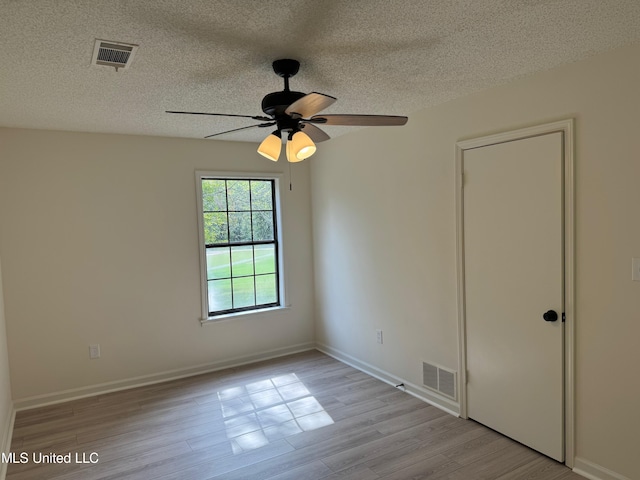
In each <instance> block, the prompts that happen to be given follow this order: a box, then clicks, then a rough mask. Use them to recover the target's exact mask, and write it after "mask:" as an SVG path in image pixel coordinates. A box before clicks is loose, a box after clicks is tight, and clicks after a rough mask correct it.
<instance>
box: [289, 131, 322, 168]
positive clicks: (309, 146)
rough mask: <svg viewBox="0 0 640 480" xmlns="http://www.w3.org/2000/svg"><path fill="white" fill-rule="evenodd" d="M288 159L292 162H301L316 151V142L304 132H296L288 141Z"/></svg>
mask: <svg viewBox="0 0 640 480" xmlns="http://www.w3.org/2000/svg"><path fill="white" fill-rule="evenodd" d="M289 145H290V148H288V149H287V153H288V154H290V155H287V160H289V161H290V162H300V161H302V160H304V159H305V158H309V157H310V156H311V155H313V154H314V153H316V144H315V143H313V140H311V138H309V135H307V134H306V133H304V132H300V131H298V132H295V133H294V134H293V136H291V137H290V139H289V141H288V142H287V147H289Z"/></svg>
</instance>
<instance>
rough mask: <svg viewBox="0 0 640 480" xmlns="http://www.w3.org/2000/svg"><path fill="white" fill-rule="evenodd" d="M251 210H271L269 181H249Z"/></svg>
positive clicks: (271, 201)
mask: <svg viewBox="0 0 640 480" xmlns="http://www.w3.org/2000/svg"><path fill="white" fill-rule="evenodd" d="M251 209H252V210H272V209H273V197H272V195H271V181H268V180H265V181H260V180H252V181H251Z"/></svg>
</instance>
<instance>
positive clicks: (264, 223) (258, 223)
mask: <svg viewBox="0 0 640 480" xmlns="http://www.w3.org/2000/svg"><path fill="white" fill-rule="evenodd" d="M251 215H252V216H253V240H254V241H260V240H273V212H253V213H252V214H251Z"/></svg>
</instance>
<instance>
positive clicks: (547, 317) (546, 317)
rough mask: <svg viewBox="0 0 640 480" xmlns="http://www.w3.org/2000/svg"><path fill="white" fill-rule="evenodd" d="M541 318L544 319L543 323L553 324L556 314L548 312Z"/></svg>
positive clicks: (552, 311) (556, 317)
mask: <svg viewBox="0 0 640 480" xmlns="http://www.w3.org/2000/svg"><path fill="white" fill-rule="evenodd" d="M542 318H544V321H545V322H555V321H556V320H558V314H557V313H556V311H555V310H549V311H548V312H544V314H543V315H542Z"/></svg>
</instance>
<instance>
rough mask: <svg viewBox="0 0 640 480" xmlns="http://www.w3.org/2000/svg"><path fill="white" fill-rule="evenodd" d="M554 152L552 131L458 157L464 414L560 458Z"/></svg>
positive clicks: (559, 221) (558, 136)
mask: <svg viewBox="0 0 640 480" xmlns="http://www.w3.org/2000/svg"><path fill="white" fill-rule="evenodd" d="M562 148H563V146H562V133H560V132H555V133H549V134H545V135H540V136H536V137H532V138H526V139H520V140H515V141H509V142H505V143H499V144H496V145H490V146H485V147H480V148H475V149H471V150H465V151H464V154H463V172H464V177H463V178H464V180H463V182H464V183H463V199H464V203H463V221H464V223H463V229H464V233H463V235H464V245H463V249H464V251H463V255H464V282H465V298H464V300H465V312H466V342H467V375H468V376H467V407H468V410H467V411H468V416H469V418H472V419H474V420H476V421H478V422H480V423H482V424H484V425H487V426H488V427H490V428H492V429H494V430H497V431H498V432H500V433H503V434H504V435H507V436H508V437H511V438H513V439H514V440H517V441H519V442H521V443H523V444H525V445H527V446H529V447H531V448H533V449H535V450H538V451H539V452H541V453H544V454H545V455H547V456H549V457H551V458H554V459H556V460H558V461H563V460H564V415H563V413H564V403H563V389H564V382H563V371H564V364H563V361H564V360H563V359H564V355H563V341H564V340H563V331H564V329H563V323H562V312H563V278H564V273H563V262H564V260H563V216H562V212H563V201H562V186H563V177H562V171H563V159H562V158H563V157H562V151H563V150H562ZM548 311H554V312H556V313H557V315H558V319H557V320H556V321H549V320H552V317H553V314H552V313H549V314H548V315H547V320H545V319H544V318H543V315H544V314H545V313H546V312H548Z"/></svg>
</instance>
